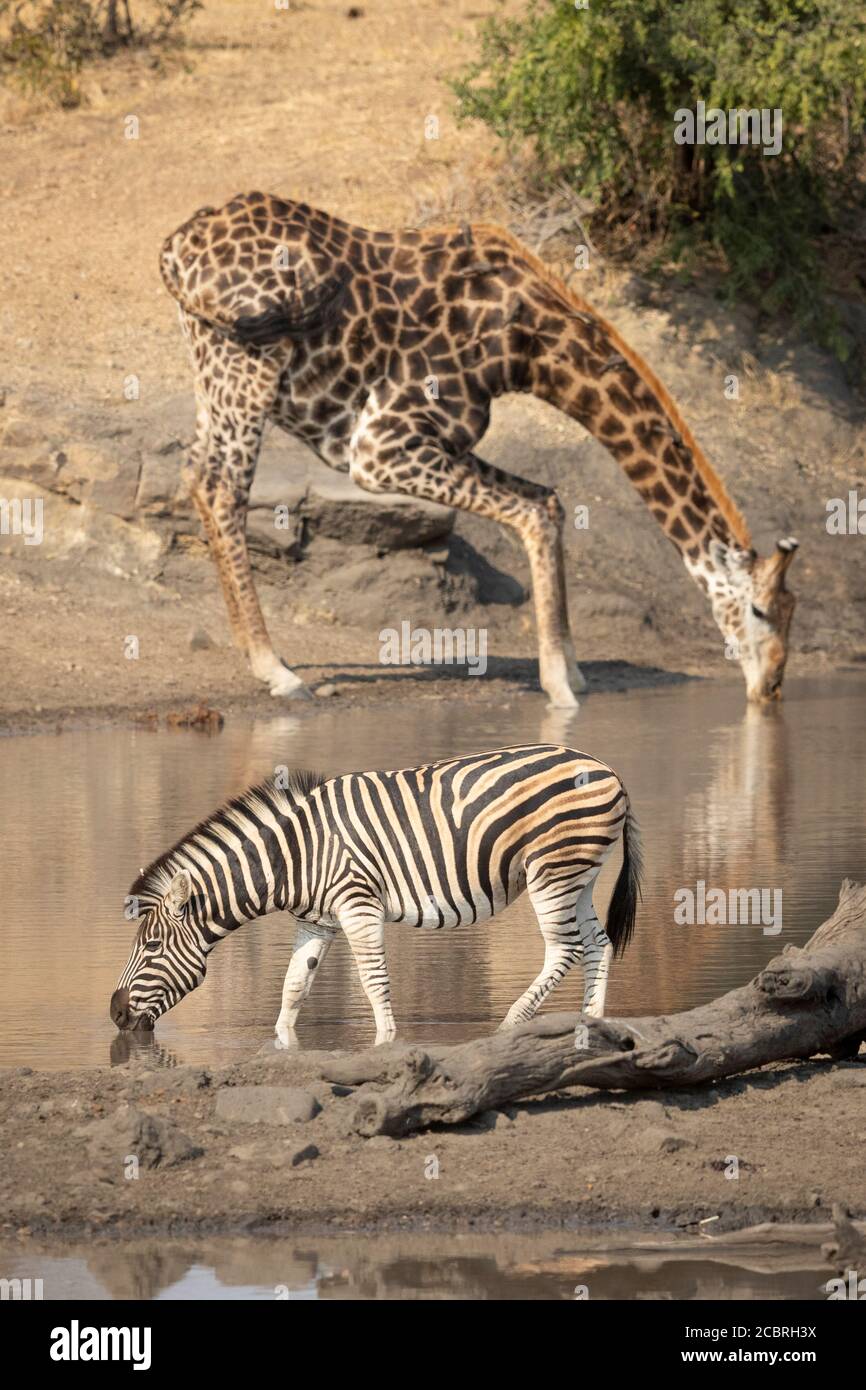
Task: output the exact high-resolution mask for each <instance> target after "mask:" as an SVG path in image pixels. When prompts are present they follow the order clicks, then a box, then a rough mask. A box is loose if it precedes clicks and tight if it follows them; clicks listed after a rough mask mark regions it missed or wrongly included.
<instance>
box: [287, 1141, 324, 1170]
mask: <svg viewBox="0 0 866 1390" xmlns="http://www.w3.org/2000/svg"><path fill="white" fill-rule="evenodd" d="M318 1157H319V1150H318V1149H317V1148H316V1146H315V1144H307V1145H306V1147H305V1148H303V1149H297V1150H296V1151H295V1152H294V1153H293V1154H292V1167H293V1168H297V1166H298V1164H299V1163H312V1161H313V1159H314V1158H318Z"/></svg>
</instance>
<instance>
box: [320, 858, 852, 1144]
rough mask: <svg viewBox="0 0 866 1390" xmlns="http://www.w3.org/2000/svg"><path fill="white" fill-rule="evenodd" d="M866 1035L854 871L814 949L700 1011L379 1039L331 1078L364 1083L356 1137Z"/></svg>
mask: <svg viewBox="0 0 866 1390" xmlns="http://www.w3.org/2000/svg"><path fill="white" fill-rule="evenodd" d="M863 1041H866V887H864V886H862V885H860V884H855V883H852V882H851V881H850V880H848V879H846V880H845V881H844V883H843V884H842V887H841V890H840V893H839V902H838V905H837V907H836V910H835V912H834V913H833V915H832V917H830V918H829V919H828V920H827V921H826V922H824V923H823V924H822V925H821V926H820V927H819V928H818V930H817V931H816V932H815V934H814V935H813V936H812V937H811V938H810V939H809V941H808V942H807V943H806V945H805V946H803V947H796V946H786V947H785V950H784V951H783V953H782V954H781V955H780V956H777V957H775V958H774V959H773V960H771V961H770V962H769V964H768V965H767V966H766V968H765V969H764V970H762V971H761V972H760V974H759V975H757V976H756V977H755V979H753V980H751V981H750V982H749V984H747V985H744V986H742V987H741V988H739V989H734V990H731V991H729V993H727V994H724V995H722V996H721V997H720V998H719V999H714V1000H713V1001H712V1002H711V1003H709V1004H703V1005H701V1006H700V1007H699V1008H696V1009H689V1010H687V1011H686V1012H684V1013H679V1014H670V1015H660V1016H658V1017H653V1016H650V1017H646V1018H603V1019H593V1018H588V1017H587V1016H586V1015H585V1014H581V1013H551V1014H545V1015H543V1016H542V1017H541V1018H537V1019H533V1020H532V1021H531V1022H530V1023H525V1024H520V1025H518V1026H517V1027H516V1028H512V1029H509V1030H507V1031H504V1032H500V1033H495V1034H494V1035H493V1036H492V1037H488V1038H479V1039H477V1040H476V1041H474V1042H470V1043H464V1044H461V1045H459V1046H456V1047H451V1048H441V1047H440V1048H436V1049H435V1050H429V1049H425V1048H422V1047H413V1046H406V1045H399V1044H391V1045H389V1046H387V1047H382V1048H376V1049H374V1050H373V1051H370V1052H366V1053H361V1054H359V1055H358V1056H355V1057H348V1058H340V1059H336V1060H335V1061H334V1062H332V1063H329V1064H328V1066H327V1067H326V1069H325V1070H324V1072H323V1075H324V1076H325V1077H326V1079H327V1080H329V1081H334V1082H340V1083H342V1084H344V1085H350V1086H351V1085H358V1084H359V1083H360V1084H361V1089H360V1090H359V1091H358V1093H357V1095H356V1097H355V1100H354V1102H353V1103H354V1107H355V1108H354V1113H353V1121H352V1123H353V1127H354V1128H355V1130H356V1131H357V1132H358V1133H359V1134H362V1135H365V1136H371V1135H374V1134H390V1135H395V1136H396V1135H400V1134H407V1133H409V1132H410V1131H412V1130H416V1129H423V1128H425V1127H427V1126H428V1125H431V1124H460V1123H462V1122H463V1121H465V1120H468V1119H470V1118H471V1117H472V1116H473V1115H475V1114H477V1113H478V1112H479V1111H482V1110H489V1109H494V1108H496V1107H497V1106H501V1105H504V1104H506V1103H507V1102H509V1101H513V1100H518V1099H520V1098H521V1097H525V1096H529V1095H539V1094H542V1093H543V1092H545V1091H551V1090H558V1089H560V1088H561V1087H566V1086H592V1087H596V1088H598V1089H601V1090H626V1091H631V1090H644V1089H659V1088H665V1089H670V1088H673V1087H678V1086H695V1085H698V1084H700V1083H701V1082H707V1081H717V1080H719V1079H720V1078H721V1077H725V1076H732V1075H735V1074H736V1073H738V1072H744V1071H750V1070H752V1069H753V1068H755V1067H761V1066H764V1065H765V1064H767V1063H769V1062H779V1061H786V1060H795V1059H799V1060H803V1059H805V1058H808V1057H813V1056H815V1055H816V1054H818V1053H822V1054H826V1055H828V1056H829V1057H831V1058H832V1059H834V1060H841V1059H845V1058H851V1057H854V1056H856V1054H857V1052H858V1051H859V1048H860V1044H861V1042H863Z"/></svg>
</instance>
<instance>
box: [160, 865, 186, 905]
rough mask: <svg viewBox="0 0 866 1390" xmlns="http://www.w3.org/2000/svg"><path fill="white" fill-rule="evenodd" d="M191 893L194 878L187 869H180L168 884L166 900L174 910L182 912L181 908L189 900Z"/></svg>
mask: <svg viewBox="0 0 866 1390" xmlns="http://www.w3.org/2000/svg"><path fill="white" fill-rule="evenodd" d="M191 895H192V879H191V878H190V876H189V874H188V872H187V870H186V869H178V871H177V873H176V874H175V876H174V878H173V879H172V881H171V883H170V884H169V885H168V892H167V893H166V895H165V900H166V902H167V903H168V905H169V907H170V908H171V909H172V911H173V912H180V910H181V908H182V907H184V906H185V905H186V903H188V902H189V899H190V897H191Z"/></svg>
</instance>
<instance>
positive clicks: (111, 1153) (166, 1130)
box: [85, 1105, 204, 1168]
mask: <svg viewBox="0 0 866 1390" xmlns="http://www.w3.org/2000/svg"><path fill="white" fill-rule="evenodd" d="M85 1132H86V1133H87V1136H88V1148H89V1150H90V1156H91V1158H92V1159H94V1160H95V1161H97V1162H99V1161H108V1162H114V1163H123V1162H124V1161H125V1160H126V1159H127V1158H129V1157H134V1158H137V1159H138V1162H139V1164H140V1165H141V1167H142V1168H172V1167H174V1165H175V1164H177V1163H185V1162H186V1161H187V1160H188V1159H192V1158H199V1157H201V1155H202V1154H203V1153H204V1149H202V1148H201V1147H199V1145H197V1144H194V1143H193V1142H192V1140H191V1139H190V1138H189V1137H188V1136H187V1135H186V1134H184V1133H183V1131H182V1130H180V1129H178V1128H177V1126H176V1125H174V1124H172V1122H171V1121H170V1120H166V1119H163V1117H162V1116H161V1115H151V1114H149V1113H148V1112H147V1111H146V1110H140V1109H139V1108H138V1106H136V1105H121V1106H119V1107H118V1109H117V1110H116V1111H115V1112H114V1114H113V1115H109V1116H108V1117H107V1119H104V1120H97V1121H95V1123H93V1124H92V1125H88V1126H86V1130H85Z"/></svg>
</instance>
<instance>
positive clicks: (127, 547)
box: [0, 477, 166, 578]
mask: <svg viewBox="0 0 866 1390" xmlns="http://www.w3.org/2000/svg"><path fill="white" fill-rule="evenodd" d="M0 497H3V498H5V499H6V502H7V506H8V507H10V508H13V509H14V510H13V512H12V515H13V518H17V516H18V515H19V514H20V515H21V517H22V519H23V518H24V517H25V516H26V518H27V530H26V531H25V530H24V529H23V526H22V525H19V524H18V523H17V520H16V521H15V524H13V525H11V526H10V527H9V529H8V531H5V532H0V554H19V553H21V552H23V553H27V552H28V551H30V550H31V549H32V550H37V549H38V553H39V559H40V560H60V559H62V560H67V559H79V558H81V559H84V558H85V557H86V563H87V564H88V566H92V567H94V568H96V569H98V570H103V571H107V572H108V573H109V574H114V575H117V576H121V577H124V578H132V577H136V578H137V577H141V576H145V577H151V576H152V575H154V574H156V573H157V571H158V570H159V568H160V565H161V563H162V556H163V552H164V550H165V545H166V539H165V537H163V536H161V535H159V534H158V533H157V532H156V531H152V530H150V529H148V528H146V527H144V526H133V525H130V524H129V523H128V522H126V521H122V520H121V518H120V517H117V516H112V515H110V513H107V512H103V511H101V510H100V509H99V508H98V507H94V506H90V505H88V504H87V503H84V504H82V505H77V504H75V503H73V502H70V501H68V500H67V499H66V498H65V497H61V496H59V495H58V494H57V493H55V492H45V491H43V490H42V489H40V488H36V487H33V486H32V484H28V483H26V482H23V481H22V480H20V479H13V478H9V477H0ZM25 509H26V510H25Z"/></svg>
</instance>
